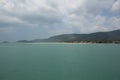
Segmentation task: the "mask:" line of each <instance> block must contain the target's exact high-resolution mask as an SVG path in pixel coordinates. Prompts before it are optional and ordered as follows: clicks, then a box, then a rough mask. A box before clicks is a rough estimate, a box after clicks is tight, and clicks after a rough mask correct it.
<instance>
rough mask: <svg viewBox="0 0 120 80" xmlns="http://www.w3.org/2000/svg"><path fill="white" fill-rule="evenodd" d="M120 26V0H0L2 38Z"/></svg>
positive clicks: (85, 31)
mask: <svg viewBox="0 0 120 80" xmlns="http://www.w3.org/2000/svg"><path fill="white" fill-rule="evenodd" d="M116 29H120V0H0V41H4V40H8V41H16V40H21V39H26V40H32V39H36V38H37V39H39V38H48V37H50V36H53V35H59V34H69V33H91V32H98V31H110V30H116Z"/></svg>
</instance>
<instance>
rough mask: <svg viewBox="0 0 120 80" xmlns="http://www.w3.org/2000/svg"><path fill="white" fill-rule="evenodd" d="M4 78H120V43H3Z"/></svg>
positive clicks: (0, 73) (0, 79) (0, 75)
mask: <svg viewBox="0 0 120 80" xmlns="http://www.w3.org/2000/svg"><path fill="white" fill-rule="evenodd" d="M0 80H120V45H118V44H57V43H56V44H52V43H51V44H50V43H48V44H47V43H46V44H11V43H9V44H7V43H6V44H0Z"/></svg>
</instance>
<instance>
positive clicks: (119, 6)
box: [112, 0, 120, 11]
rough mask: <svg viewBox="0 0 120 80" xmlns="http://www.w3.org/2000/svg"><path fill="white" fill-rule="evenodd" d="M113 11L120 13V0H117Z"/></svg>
mask: <svg viewBox="0 0 120 80" xmlns="http://www.w3.org/2000/svg"><path fill="white" fill-rule="evenodd" d="M112 11H120V0H116V1H115V3H114V4H113V6H112Z"/></svg>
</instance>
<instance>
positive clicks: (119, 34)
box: [17, 29, 120, 43]
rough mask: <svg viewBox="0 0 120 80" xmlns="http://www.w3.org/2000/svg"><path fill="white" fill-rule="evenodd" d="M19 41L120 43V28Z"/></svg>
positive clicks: (20, 41) (21, 41)
mask: <svg viewBox="0 0 120 80" xmlns="http://www.w3.org/2000/svg"><path fill="white" fill-rule="evenodd" d="M17 42H18V43H36V42H37V43H38V42H65V43H120V29H119V30H114V31H108V32H96V33H90V34H63V35H57V36H52V37H50V38H47V39H34V40H19V41H17Z"/></svg>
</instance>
